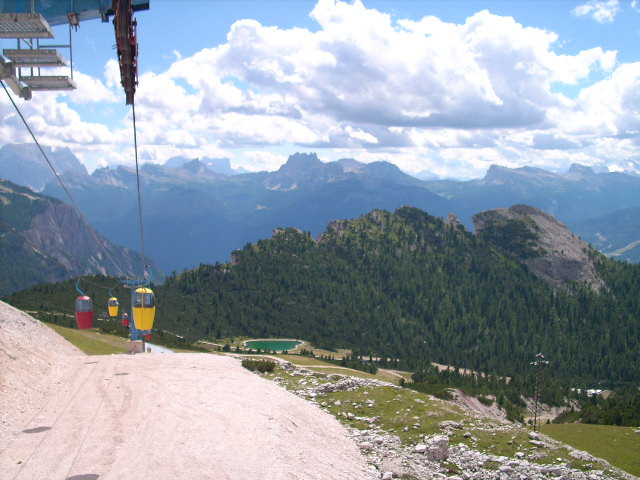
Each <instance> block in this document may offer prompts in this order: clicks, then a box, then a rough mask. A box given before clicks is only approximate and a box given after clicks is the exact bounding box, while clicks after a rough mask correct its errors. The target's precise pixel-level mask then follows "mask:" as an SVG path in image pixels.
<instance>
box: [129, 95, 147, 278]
mask: <svg viewBox="0 0 640 480" xmlns="http://www.w3.org/2000/svg"><path fill="white" fill-rule="evenodd" d="M131 111H132V113H133V148H134V151H135V157H136V182H137V185H138V218H139V220H140V245H141V248H142V274H143V278H144V279H145V280H146V279H147V276H148V275H147V256H146V255H145V252H144V228H142V196H141V195H140V170H139V168H138V136H137V130H136V105H135V103H133V102H132V103H131Z"/></svg>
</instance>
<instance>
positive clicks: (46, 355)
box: [0, 302, 379, 480]
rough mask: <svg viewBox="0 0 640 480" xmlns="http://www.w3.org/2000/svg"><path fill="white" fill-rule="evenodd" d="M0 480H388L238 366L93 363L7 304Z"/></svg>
mask: <svg viewBox="0 0 640 480" xmlns="http://www.w3.org/2000/svg"><path fill="white" fill-rule="evenodd" d="M0 372H1V375H2V377H0V388H1V390H0V393H1V394H2V396H1V398H0V412H2V429H1V430H0V472H1V473H0V477H1V478H3V479H4V478H8V479H36V478H37V479H44V478H46V479H49V480H57V479H60V480H64V479H68V478H69V477H72V478H78V479H80V478H86V479H99V480H105V479H136V478H140V479H145V480H153V479H175V480H177V479H185V480H186V479H189V480H196V479H238V480H240V479H242V480H247V479H258V478H264V479H276V480H278V479H300V480H302V479H305V480H307V479H318V480H326V479H345V480H347V479H348V480H358V479H370V478H379V474H378V475H376V474H374V473H373V472H372V471H371V469H370V467H368V466H367V464H366V461H365V459H364V457H363V456H362V455H361V454H360V453H359V451H358V448H357V447H356V445H355V443H354V442H353V440H352V439H351V438H350V437H349V435H348V433H347V432H346V431H345V429H344V428H343V427H342V426H341V425H340V424H339V423H338V422H337V420H335V419H334V418H333V417H331V416H330V415H328V414H326V413H325V412H323V411H321V410H320V409H319V408H317V407H316V406H314V405H311V404H309V403H308V402H305V401H304V400H302V399H300V398H298V397H296V396H295V395H293V394H290V393H288V392H287V391H285V390H284V389H282V388H281V387H279V386H277V385H276V384H274V383H273V382H269V381H267V380H264V379H262V378H260V377H259V376H257V375H255V374H252V373H250V372H248V371H247V370H245V369H243V368H242V367H241V366H240V364H239V362H238V360H235V359H233V358H229V357H222V356H216V355H210V354H195V353H194V354H173V355H146V354H139V355H112V356H85V355H83V354H81V353H78V351H77V350H76V349H75V348H73V347H71V346H70V345H69V344H68V343H67V342H66V341H64V340H63V339H62V338H61V337H59V336H58V335H57V334H56V333H55V332H53V331H52V330H50V329H48V328H47V327H45V326H43V325H41V324H40V323H39V322H37V321H36V320H33V319H31V317H29V316H27V315H25V314H23V313H21V312H19V311H17V310H15V309H13V308H12V307H10V306H8V305H6V304H3V303H2V302H0Z"/></svg>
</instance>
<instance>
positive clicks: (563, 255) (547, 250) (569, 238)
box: [472, 205, 604, 291]
mask: <svg viewBox="0 0 640 480" xmlns="http://www.w3.org/2000/svg"><path fill="white" fill-rule="evenodd" d="M472 218H473V224H474V227H475V231H476V234H477V235H478V237H480V238H482V239H484V240H485V241H487V242H489V243H490V244H492V245H494V246H495V247H496V248H498V249H500V250H502V251H503V252H505V253H507V254H510V255H512V256H514V257H515V258H516V259H517V260H519V261H520V262H521V263H523V264H525V265H526V266H527V267H528V268H529V269H530V270H531V271H532V272H533V273H534V274H535V275H536V276H537V277H538V278H540V279H542V280H544V281H545V282H547V283H549V284H550V285H552V286H561V287H562V286H568V285H569V284H570V283H572V282H582V283H585V284H586V285H588V286H589V287H590V288H591V289H593V290H595V291H599V290H600V289H601V288H602V286H603V285H604V282H603V280H602V278H601V277H600V275H599V274H598V272H597V270H596V267H595V264H594V252H593V251H592V249H591V248H590V246H589V245H588V244H587V243H585V242H584V241H582V240H580V238H578V237H576V236H575V235H574V234H572V233H571V232H570V231H569V230H568V229H567V227H566V226H565V225H564V224H562V223H560V222H559V221H558V220H556V219H555V218H553V217H552V216H551V215H549V214H547V213H545V212H543V211H542V210H539V209H537V208H535V207H531V206H529V205H514V206H512V207H510V208H499V209H495V210H488V211H485V212H481V213H478V214H476V215H474V216H473V217H472Z"/></svg>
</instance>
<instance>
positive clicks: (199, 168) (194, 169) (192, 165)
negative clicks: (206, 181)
mask: <svg viewBox="0 0 640 480" xmlns="http://www.w3.org/2000/svg"><path fill="white" fill-rule="evenodd" d="M180 169H181V170H184V171H186V172H188V173H190V174H192V175H198V176H199V175H206V174H208V173H212V172H211V170H209V169H208V168H207V166H206V165H205V164H204V163H202V162H201V161H200V160H198V159H197V158H196V159H195V160H191V161H190V162H186V163H185V164H183V165H182V167H180Z"/></svg>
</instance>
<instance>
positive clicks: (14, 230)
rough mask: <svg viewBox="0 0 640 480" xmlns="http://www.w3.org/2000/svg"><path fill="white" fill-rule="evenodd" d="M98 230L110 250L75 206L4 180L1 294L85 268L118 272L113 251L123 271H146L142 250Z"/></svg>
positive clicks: (90, 271)
mask: <svg viewBox="0 0 640 480" xmlns="http://www.w3.org/2000/svg"><path fill="white" fill-rule="evenodd" d="M97 236H98V238H99V240H100V242H101V243H102V244H103V245H104V249H105V250H106V251H107V252H108V256H107V255H106V254H105V253H104V250H103V249H102V248H101V247H100V246H99V245H98V244H97V242H96V239H95V238H94V236H93V235H92V234H91V232H89V231H88V230H87V227H86V225H85V224H84V222H83V221H82V220H81V218H80V217H79V216H78V215H77V214H76V211H75V210H74V209H73V208H71V207H69V206H68V205H66V204H65V203H63V202H61V201H59V200H57V199H54V198H49V197H45V196H42V195H39V194H36V193H35V192H33V191H31V190H29V189H27V188H26V187H20V186H17V185H14V184H12V183H10V182H8V181H6V180H0V251H1V253H2V255H0V271H2V275H1V276H0V295H5V294H8V293H11V292H13V291H15V290H19V289H23V288H26V287H29V286H31V285H34V284H37V283H50V282H58V281H62V280H65V279H68V278H71V277H76V276H80V275H86V274H104V275H114V276H118V275H119V273H120V272H119V271H118V270H117V267H116V266H115V265H113V263H112V262H111V259H110V258H109V257H111V258H112V259H113V260H114V261H115V262H116V264H117V265H118V268H120V269H123V270H124V273H133V274H138V275H141V274H142V265H143V260H142V257H141V255H140V254H138V253H137V252H134V251H131V250H129V249H127V248H124V247H120V246H117V245H114V244H112V243H111V242H109V241H108V240H106V239H104V238H102V237H101V235H100V234H97ZM152 267H153V269H154V270H155V274H156V276H157V277H158V276H159V275H160V272H159V271H158V270H157V268H156V267H155V266H153V264H152ZM160 278H161V277H160Z"/></svg>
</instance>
